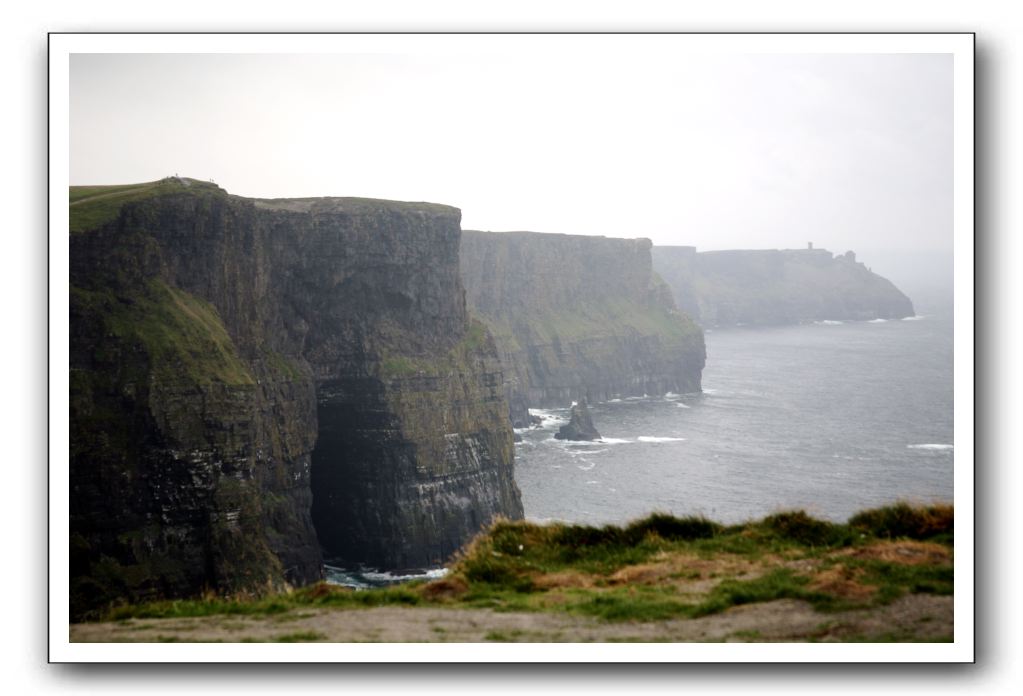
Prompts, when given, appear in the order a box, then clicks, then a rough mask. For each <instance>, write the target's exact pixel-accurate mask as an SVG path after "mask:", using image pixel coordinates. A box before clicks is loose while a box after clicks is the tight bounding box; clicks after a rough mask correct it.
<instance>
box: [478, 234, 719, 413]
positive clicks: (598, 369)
mask: <svg viewBox="0 0 1023 696" xmlns="http://www.w3.org/2000/svg"><path fill="white" fill-rule="evenodd" d="M461 266H462V282H463V284H464V285H465V292H466V297H467V299H468V302H469V305H470V308H471V310H472V311H473V312H475V313H476V314H478V315H479V316H480V317H482V318H483V320H484V321H485V322H486V323H487V325H488V326H489V327H490V329H491V332H492V333H493V334H494V338H495V340H496V342H497V346H498V350H499V352H500V354H501V362H502V364H503V365H504V369H505V378H506V383H507V388H508V394H509V403H510V405H511V413H512V420H513V422H515V423H516V424H517V425H520V424H525V423H527V422H528V411H527V409H528V408H529V406H537V407H543V406H567V405H568V404H569V403H571V401H572V400H575V399H580V398H585V399H587V400H590V401H601V400H606V399H609V398H613V397H615V396H620V395H641V394H644V393H646V394H656V393H664V392H667V391H676V392H686V391H699V389H700V375H701V373H702V370H703V366H704V362H705V351H704V344H703V333H702V332H701V331H700V329H699V328H698V327H697V326H695V325H694V324H693V323H692V321H690V320H689V319H688V318H687V317H685V316H684V315H682V314H680V313H679V312H678V311H677V309H676V308H675V304H674V302H673V301H672V299H671V296H670V291H669V289H668V288H667V286H666V285H664V283H663V281H661V280H660V278H658V277H657V276H656V275H655V274H654V273H653V272H652V270H651V261H650V242H649V241H648V240H645V239H633V240H629V239H609V238H605V237H587V236H576V235H562V234H538V233H533V232H502V233H493V232H475V231H468V230H466V231H464V232H463V233H462V250H461Z"/></svg>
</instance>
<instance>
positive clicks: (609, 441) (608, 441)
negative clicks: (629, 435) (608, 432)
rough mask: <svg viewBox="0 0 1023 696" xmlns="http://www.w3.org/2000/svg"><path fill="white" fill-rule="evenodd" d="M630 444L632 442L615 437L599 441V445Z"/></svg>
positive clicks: (603, 438)
mask: <svg viewBox="0 0 1023 696" xmlns="http://www.w3.org/2000/svg"><path fill="white" fill-rule="evenodd" d="M630 442H632V440H622V439H620V438H617V437H602V438H600V440H599V443H600V444H602V445H626V444H628V443H630Z"/></svg>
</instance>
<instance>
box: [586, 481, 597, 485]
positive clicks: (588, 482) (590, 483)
mask: <svg viewBox="0 0 1023 696" xmlns="http://www.w3.org/2000/svg"><path fill="white" fill-rule="evenodd" d="M586 483H587V484H588V485H592V484H594V483H600V481H587V482H586Z"/></svg>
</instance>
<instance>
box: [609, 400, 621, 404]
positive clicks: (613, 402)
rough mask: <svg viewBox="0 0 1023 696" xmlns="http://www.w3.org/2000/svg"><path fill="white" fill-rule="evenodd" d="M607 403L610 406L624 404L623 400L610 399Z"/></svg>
mask: <svg viewBox="0 0 1023 696" xmlns="http://www.w3.org/2000/svg"><path fill="white" fill-rule="evenodd" d="M607 402H608V403H609V404H620V403H621V402H622V400H621V399H608V401H607Z"/></svg>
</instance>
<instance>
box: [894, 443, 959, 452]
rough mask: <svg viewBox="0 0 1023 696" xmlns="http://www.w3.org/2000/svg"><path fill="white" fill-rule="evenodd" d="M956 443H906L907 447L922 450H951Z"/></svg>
mask: <svg viewBox="0 0 1023 696" xmlns="http://www.w3.org/2000/svg"><path fill="white" fill-rule="evenodd" d="M954 448H955V445H935V444H923V445H906V449H920V450H938V451H941V450H950V449H954Z"/></svg>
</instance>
